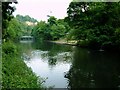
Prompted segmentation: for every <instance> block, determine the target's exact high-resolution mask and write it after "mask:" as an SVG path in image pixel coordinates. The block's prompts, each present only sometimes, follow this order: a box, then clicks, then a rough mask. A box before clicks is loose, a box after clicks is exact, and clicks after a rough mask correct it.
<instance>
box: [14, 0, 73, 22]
mask: <svg viewBox="0 0 120 90" xmlns="http://www.w3.org/2000/svg"><path fill="white" fill-rule="evenodd" d="M17 1H18V4H16V5H15V7H16V11H15V12H14V13H13V15H16V14H20V15H29V16H31V17H33V18H35V19H37V20H38V21H41V20H43V21H47V18H48V17H47V15H52V16H55V17H56V18H58V19H62V18H64V17H65V16H67V8H68V6H69V3H70V2H71V0H17Z"/></svg>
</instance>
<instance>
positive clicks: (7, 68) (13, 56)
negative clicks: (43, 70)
mask: <svg viewBox="0 0 120 90" xmlns="http://www.w3.org/2000/svg"><path fill="white" fill-rule="evenodd" d="M41 82H42V80H41V79H40V78H39V77H37V76H36V75H35V73H33V72H32V70H31V68H28V67H27V65H26V64H25V63H24V61H23V60H21V58H20V55H19V52H18V47H16V46H15V45H14V44H13V43H12V42H5V43H4V44H3V45H2V88H40V89H42V88H43V86H42V83H41Z"/></svg>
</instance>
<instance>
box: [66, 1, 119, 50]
mask: <svg viewBox="0 0 120 90" xmlns="http://www.w3.org/2000/svg"><path fill="white" fill-rule="evenodd" d="M119 9H120V3H119V2H105V3H103V2H91V3H90V2H71V3H70V5H69V7H68V11H67V13H68V17H66V18H65V20H66V21H67V22H68V24H69V26H70V27H71V28H72V29H71V30H70V32H69V35H68V37H69V38H70V37H71V39H76V40H78V41H81V40H86V39H87V40H88V42H89V43H87V44H88V45H87V46H89V47H93V48H95V47H96V48H98V49H99V48H101V47H102V48H104V49H105V48H107V47H109V46H111V47H113V46H114V47H116V46H117V47H119V46H120V44H119V41H120V40H119V27H120V25H119V24H120V10H119ZM85 42H86V41H85ZM79 43H80V44H81V43H83V41H82V42H79ZM85 46H86V45H85Z"/></svg>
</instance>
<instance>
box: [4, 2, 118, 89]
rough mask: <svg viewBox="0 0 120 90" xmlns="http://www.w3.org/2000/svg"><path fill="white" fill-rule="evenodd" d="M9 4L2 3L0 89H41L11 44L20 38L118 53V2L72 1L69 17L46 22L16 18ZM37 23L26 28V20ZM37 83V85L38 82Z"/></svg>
mask: <svg viewBox="0 0 120 90" xmlns="http://www.w3.org/2000/svg"><path fill="white" fill-rule="evenodd" d="M10 4H11V3H10V2H4V3H2V11H3V12H2V26H3V31H2V63H3V66H2V77H3V81H2V83H3V84H2V87H3V88H21V87H22V88H42V85H41V82H42V80H41V78H40V79H39V78H38V77H37V76H36V75H35V74H34V73H33V72H32V71H31V69H30V68H28V67H27V66H26V64H25V63H24V62H23V61H22V60H21V58H20V57H19V54H20V52H19V51H20V48H18V47H16V45H15V44H14V43H15V42H17V41H18V40H19V38H20V36H22V35H32V36H33V37H34V38H35V40H36V42H38V41H41V40H47V41H56V40H57V41H58V42H59V40H60V41H62V42H63V41H64V42H66V43H69V42H72V44H75V45H78V46H81V47H88V48H92V49H98V50H99V49H104V50H111V51H113V50H115V51H116V50H119V51H120V2H104V3H103V2H74V0H73V2H71V3H70V4H69V7H68V9H67V14H68V16H67V17H65V18H64V19H57V18H55V17H54V16H49V15H48V17H49V19H48V21H47V22H45V21H40V22H38V21H37V20H35V19H33V18H31V17H29V16H22V15H17V16H16V17H13V15H12V12H14V10H15V8H14V7H11V6H10ZM26 20H27V21H30V22H33V23H35V22H37V25H35V26H28V25H26V24H25V21H26ZM38 81H39V83H38Z"/></svg>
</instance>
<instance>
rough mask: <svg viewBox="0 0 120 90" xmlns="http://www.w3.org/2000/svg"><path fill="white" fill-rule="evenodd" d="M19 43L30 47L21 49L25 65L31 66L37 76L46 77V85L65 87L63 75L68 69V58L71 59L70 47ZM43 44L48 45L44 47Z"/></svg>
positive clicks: (65, 81)
mask: <svg viewBox="0 0 120 90" xmlns="http://www.w3.org/2000/svg"><path fill="white" fill-rule="evenodd" d="M21 45H23V47H25V48H28V49H30V48H31V50H23V55H22V57H24V61H25V63H26V64H27V66H29V67H31V68H32V70H33V71H34V72H35V73H36V74H37V75H38V76H41V77H43V78H47V79H46V82H45V85H46V86H54V87H55V88H66V87H67V79H66V78H64V75H65V73H66V72H68V70H69V69H70V65H71V61H70V60H72V58H71V57H72V52H71V51H70V50H71V47H68V46H59V45H54V44H48V43H47V44H46V43H45V44H41V43H39V45H38V44H35V43H31V44H29V45H27V44H23V43H21ZM35 45H38V46H35ZM45 45H48V47H47V46H46V48H45ZM29 46H30V47H29ZM62 49H63V50H62ZM28 52H29V53H28ZM28 57H29V59H28Z"/></svg>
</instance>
